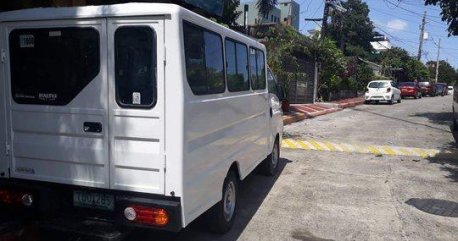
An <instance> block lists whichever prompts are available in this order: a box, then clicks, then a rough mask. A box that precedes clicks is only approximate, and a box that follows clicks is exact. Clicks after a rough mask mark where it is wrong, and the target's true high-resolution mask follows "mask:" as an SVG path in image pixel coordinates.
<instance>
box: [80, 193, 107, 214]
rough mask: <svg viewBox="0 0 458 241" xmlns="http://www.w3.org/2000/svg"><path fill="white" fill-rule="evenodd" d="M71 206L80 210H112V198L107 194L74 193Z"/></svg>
mask: <svg viewBox="0 0 458 241" xmlns="http://www.w3.org/2000/svg"><path fill="white" fill-rule="evenodd" d="M73 205H74V206H75V207H81V208H96V209H102V210H110V211H112V210H114V197H113V195H109V194H102V193H93V192H83V191H74V192H73Z"/></svg>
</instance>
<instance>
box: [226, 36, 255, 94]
mask: <svg viewBox="0 0 458 241" xmlns="http://www.w3.org/2000/svg"><path fill="white" fill-rule="evenodd" d="M226 64H227V68H226V73H227V88H228V89H229V91H231V92H236V91H246V90H249V89H250V82H249V80H248V48H247V46H246V45H244V44H241V43H238V42H235V41H232V40H226Z"/></svg>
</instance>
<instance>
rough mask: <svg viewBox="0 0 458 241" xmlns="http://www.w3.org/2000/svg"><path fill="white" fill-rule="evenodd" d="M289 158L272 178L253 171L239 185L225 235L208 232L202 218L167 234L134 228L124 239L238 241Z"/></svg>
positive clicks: (139, 240)
mask: <svg viewBox="0 0 458 241" xmlns="http://www.w3.org/2000/svg"><path fill="white" fill-rule="evenodd" d="M290 162H291V161H290V160H288V159H284V158H281V159H280V166H279V171H278V173H277V175H275V176H274V177H266V176H262V175H260V174H258V172H257V171H256V170H255V171H254V172H253V173H252V174H250V175H249V176H248V177H247V178H246V179H245V180H244V181H243V182H241V185H240V196H239V200H238V202H239V205H238V213H237V217H236V220H235V223H234V226H233V227H232V229H231V231H230V232H229V233H227V234H224V235H217V234H212V233H209V232H208V230H207V226H206V223H205V220H204V218H203V215H202V217H200V218H198V219H197V220H195V221H194V222H193V223H191V224H190V225H189V226H188V227H187V228H186V229H185V230H182V231H181V232H179V233H176V234H175V233H166V232H157V231H148V230H137V231H134V232H133V233H132V235H130V236H129V237H127V238H126V239H125V240H135V241H141V240H155V241H172V240H176V241H188V240H196V241H197V240H198V241H205V240H208V241H214V240H215V241H216V240H221V241H235V240H237V239H238V238H239V237H240V235H241V234H242V232H243V231H244V230H245V228H246V227H247V225H248V224H249V223H250V221H251V219H252V218H253V216H254V215H255V214H256V212H257V211H258V209H259V207H260V206H261V205H262V203H263V202H264V199H265V198H266V197H267V195H268V194H269V192H270V190H271V189H272V187H273V186H274V184H275V182H276V181H277V179H278V178H279V177H280V175H281V173H282V172H283V170H284V168H285V167H286V165H287V164H288V163H290Z"/></svg>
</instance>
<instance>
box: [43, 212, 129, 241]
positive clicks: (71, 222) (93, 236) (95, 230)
mask: <svg viewBox="0 0 458 241" xmlns="http://www.w3.org/2000/svg"><path fill="white" fill-rule="evenodd" d="M130 231H131V229H123V230H121V229H119V227H117V226H115V225H114V224H113V223H111V222H107V221H103V220H94V219H79V218H71V217H59V218H54V219H52V220H46V221H43V222H41V223H40V232H41V234H42V236H43V237H46V240H52V241H54V240H56V241H57V240H59V241H74V240H84V241H122V240H124V238H125V237H126V236H127V235H128V234H129V233H130Z"/></svg>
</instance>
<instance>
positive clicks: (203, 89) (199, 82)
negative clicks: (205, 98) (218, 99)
mask: <svg viewBox="0 0 458 241" xmlns="http://www.w3.org/2000/svg"><path fill="white" fill-rule="evenodd" d="M184 47H185V58H186V75H187V79H188V83H189V86H190V87H191V90H192V92H193V93H194V94H195V95H209V94H218V93H223V92H224V91H225V89H226V86H225V81H224V60H223V40H222V38H221V36H219V35H217V34H215V33H212V32H210V31H206V30H204V29H203V28H200V27H197V26H195V25H193V24H191V23H188V22H184Z"/></svg>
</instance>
